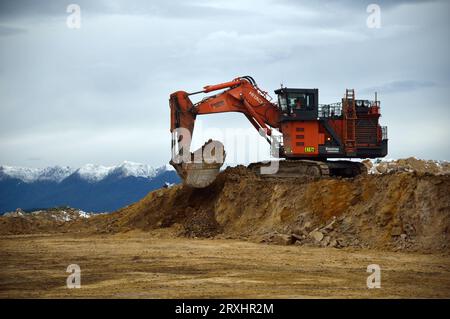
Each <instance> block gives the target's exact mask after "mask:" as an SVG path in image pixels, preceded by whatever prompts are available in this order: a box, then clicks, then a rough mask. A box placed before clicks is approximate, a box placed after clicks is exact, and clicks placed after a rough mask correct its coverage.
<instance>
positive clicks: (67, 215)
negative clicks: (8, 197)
mask: <svg viewBox="0 0 450 319" xmlns="http://www.w3.org/2000/svg"><path fill="white" fill-rule="evenodd" d="M91 216H92V214H90V213H86V212H84V211H82V210H79V209H75V208H71V207H57V208H50V209H44V210H37V211H33V212H28V213H26V212H24V211H23V210H21V209H20V208H19V209H17V210H16V211H14V212H9V213H5V214H4V215H3V216H1V217H0V234H2V235H13V234H29V233H57V232H64V231H67V229H71V227H70V226H72V225H73V224H74V222H76V221H77V222H80V226H81V225H82V224H86V223H87V220H88V218H90V217H91ZM68 226H69V227H68Z"/></svg>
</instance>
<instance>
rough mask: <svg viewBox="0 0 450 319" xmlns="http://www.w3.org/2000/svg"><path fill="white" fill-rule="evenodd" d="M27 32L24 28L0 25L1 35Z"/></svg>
mask: <svg viewBox="0 0 450 319" xmlns="http://www.w3.org/2000/svg"><path fill="white" fill-rule="evenodd" d="M25 32H26V30H25V29H22V28H15V27H8V26H4V25H0V37H4V36H12V35H18V34H21V33H25Z"/></svg>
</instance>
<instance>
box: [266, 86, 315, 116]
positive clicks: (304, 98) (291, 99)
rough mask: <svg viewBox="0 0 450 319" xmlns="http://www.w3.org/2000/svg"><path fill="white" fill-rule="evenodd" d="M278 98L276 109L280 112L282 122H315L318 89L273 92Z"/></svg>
mask: <svg viewBox="0 0 450 319" xmlns="http://www.w3.org/2000/svg"><path fill="white" fill-rule="evenodd" d="M275 94H276V95H277V96H278V107H279V108H280V109H281V111H282V115H281V119H280V120H282V121H290V120H291V121H298V120H317V118H318V114H319V112H318V106H319V90H318V89H290V88H281V89H278V90H275Z"/></svg>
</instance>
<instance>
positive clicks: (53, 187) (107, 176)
mask: <svg viewBox="0 0 450 319" xmlns="http://www.w3.org/2000/svg"><path fill="white" fill-rule="evenodd" d="M179 182H180V179H179V177H178V175H177V174H176V172H175V170H173V168H172V167H171V166H169V165H165V166H162V167H158V168H153V167H151V166H149V165H146V164H140V163H133V162H128V161H125V162H123V163H122V164H120V165H117V166H101V165H94V164H86V165H84V166H82V167H80V168H77V169H74V168H71V167H67V166H66V167H61V166H52V167H46V168H27V167H14V166H5V165H2V166H0V214H3V213H5V212H8V211H12V210H16V209H17V208H21V209H23V210H35V209H44V208H50V207H56V206H71V207H76V208H79V209H82V210H84V211H88V212H109V211H114V210H116V209H119V208H121V207H123V206H126V205H129V204H131V203H133V202H136V201H138V200H139V199H141V198H142V197H144V196H145V195H146V194H147V193H148V192H150V191H152V190H155V189H158V188H161V187H163V186H165V185H166V184H175V183H179Z"/></svg>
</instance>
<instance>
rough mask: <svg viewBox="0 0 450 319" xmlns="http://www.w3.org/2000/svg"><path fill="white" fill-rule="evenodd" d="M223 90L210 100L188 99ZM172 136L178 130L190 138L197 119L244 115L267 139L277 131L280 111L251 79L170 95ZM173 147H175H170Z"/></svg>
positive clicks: (241, 78) (176, 140) (209, 98)
mask: <svg viewBox="0 0 450 319" xmlns="http://www.w3.org/2000/svg"><path fill="white" fill-rule="evenodd" d="M222 89H225V91H223V92H220V93H218V94H216V95H213V96H208V97H206V98H204V99H203V100H201V101H200V102H198V103H196V104H193V103H192V101H191V100H190V98H189V96H191V95H194V94H199V93H209V92H213V91H218V90H222ZM170 110H171V129H170V131H171V132H172V134H174V132H175V131H176V129H178V128H184V129H187V131H188V132H189V133H190V137H192V134H193V132H194V127H195V119H196V116H197V115H203V114H214V113H224V112H239V113H243V114H244V115H245V116H246V117H247V119H248V120H249V122H250V123H251V124H252V125H253V126H254V127H255V129H257V130H258V131H260V130H263V132H264V133H265V135H266V139H267V140H268V141H269V143H270V139H269V138H268V137H267V136H270V135H271V134H272V128H277V126H278V117H279V110H278V108H277V106H276V104H274V103H272V102H270V97H269V96H268V95H267V93H266V92H264V91H262V90H260V89H259V88H258V86H257V85H256V83H255V81H254V80H253V78H251V77H249V76H246V77H239V78H236V79H234V80H233V81H230V82H225V83H221V84H216V85H208V86H205V87H204V88H203V90H202V91H198V92H194V93H187V92H184V91H178V92H175V93H172V94H171V95H170ZM172 141H173V144H174V143H175V144H176V143H178V142H179V140H178V137H177V136H173V140H172ZM172 146H174V145H172Z"/></svg>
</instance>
